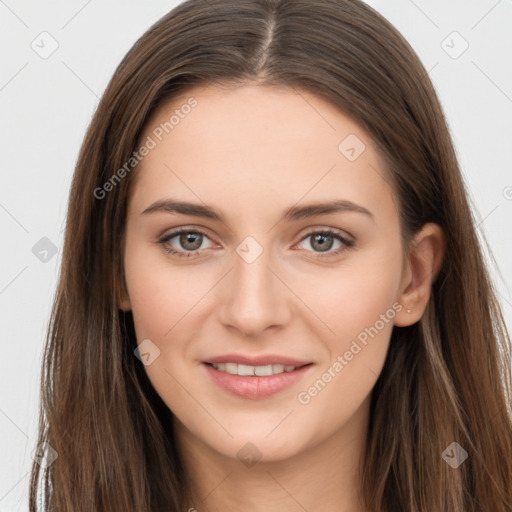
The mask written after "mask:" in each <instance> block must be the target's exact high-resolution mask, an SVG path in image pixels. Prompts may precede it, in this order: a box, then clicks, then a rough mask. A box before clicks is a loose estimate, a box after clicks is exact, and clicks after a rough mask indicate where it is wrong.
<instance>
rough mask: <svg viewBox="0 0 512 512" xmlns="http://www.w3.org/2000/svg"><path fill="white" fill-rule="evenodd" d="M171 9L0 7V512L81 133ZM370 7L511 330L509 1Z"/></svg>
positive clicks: (33, 400) (8, 501) (28, 411)
mask: <svg viewBox="0 0 512 512" xmlns="http://www.w3.org/2000/svg"><path fill="white" fill-rule="evenodd" d="M179 3H181V2H179V1H164V0H150V1H145V2H142V1H138V2H136V1H133V0H132V1H121V0H111V1H108V2H106V1H103V2H100V1H99V0H89V1H85V0H72V1H70V0H67V1H64V0H61V1H57V0H51V1H46V2H36V1H35V0H31V1H24V2H23V1H21V0H5V1H3V0H0V48H1V54H0V58H1V63H0V147H1V152H0V162H1V163H0V168H1V173H2V174H1V182H0V183H1V186H0V227H1V233H2V249H1V258H2V260H1V266H0V310H1V316H0V320H1V325H0V332H1V354H0V390H1V395H0V512H11V511H13V512H14V511H25V510H28V504H27V496H28V484H29V470H30V464H31V462H32V453H33V450H34V448H35V442H36V437H35V436H36V426H37V417H38V402H39V389H38V388H39V379H40V370H41V355H42V348H43V342H44V335H45V332H46V327H47V323H48V319H49V314H50V307H51V301H52V298H53V293H54V291H55V287H56V280H57V274H58V269H59V265H60V262H61V258H60V257H61V248H62V242H63V227H64V220H65V214H66V208H67V198H68V191H69V185H70V181H71V177H72V173H73V169H74V165H75V162H76V159H77V156H78V151H79V148H80V145H81V142H82V139H83V136H84V133H85V130H86V127H87V125H88V124H89V122H90V120H91V117H92V114H93V112H94V110H95V109H96V106H97V104H98V99H99V97H100V96H101V94H102V93H103V90H104V89H105V87H106V85H107V82H108V80H109V79H110V77H111V76H112V74H113V72H114V70H115V68H116V66H117V65H118V63H119V62H120V60H121V59H122V57H123V56H124V55H125V53H126V52H127V51H128V50H129V49H130V47H131V46H132V45H133V44H134V43H135V41H136V40H137V39H138V38H139V37H140V36H141V35H142V34H143V32H145V30H146V29H147V28H149V26H150V25H152V24H153V23H154V22H155V21H157V20H158V19H159V18H160V17H162V16H163V15H164V14H165V13H166V12H168V11H169V10H170V9H172V8H173V7H174V6H176V5H177V4H179ZM368 3H369V4H370V5H371V6H373V7H374V8H376V9H377V10H378V11H379V12H381V13H382V14H383V15H384V16H385V17H386V18H387V19H389V20H390V21H391V22H392V23H393V24H394V25H395V26H396V27H397V28H398V29H399V30H400V31H401V32H402V34H403V35H404V36H405V38H406V39H407V40H408V41H409V42H410V43H411V45H412V46H413V48H414V49H415V50H416V51H417V53H418V54H419V56H420V58H421V60H422V61H423V63H424V65H425V67H426V69H427V70H428V72H429V75H430V77H431V79H432V81H433V82H434V85H435V87H436V90H437V92H438V94H439V97H440V99H441V102H442V105H443V108H444V110H445V114H446V116H447V119H448V122H449V125H450V129H451V132H452V135H453V139H454V143H455V146H456V150H457V154H458V157H459V161H460V164H461V167H462V171H463V173H464V176H465V179H466V182H467V185H468V187H469V190H470V195H471V199H472V201H473V203H474V205H475V210H476V215H477V218H478V219H479V220H478V222H479V224H478V230H479V233H480V235H485V237H486V238H487V240H488V242H489V245H490V246H491V249H492V252H493V254H494V257H495V260H496V263H497V265H498V267H499V268H500V270H501V274H500V273H499V272H498V270H497V269H496V268H495V267H494V266H491V272H492V275H493V277H494V281H495V284H496V287H497V290H498V292H499V294H500V300H501V303H502V305H503V310H504V313H505V318H506V321H507V324H508V326H509V328H510V327H512V295H511V291H510V283H511V282H512V265H511V261H512V243H511V239H510V235H509V233H510V226H511V224H512V172H511V162H512V149H511V148H512V121H511V120H512V30H511V29H512V0H499V1H497V0H472V1H467V0H464V1H463V0H449V1H447V0H430V1H427V0H414V1H413V0H372V1H368ZM491 265H492V263H491Z"/></svg>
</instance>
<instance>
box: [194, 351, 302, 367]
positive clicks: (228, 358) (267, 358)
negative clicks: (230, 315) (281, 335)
mask: <svg viewBox="0 0 512 512" xmlns="http://www.w3.org/2000/svg"><path fill="white" fill-rule="evenodd" d="M203 363H216V364H217V363H237V364H246V365H248V366H265V365H268V364H282V365H284V366H295V367H298V366H304V365H306V364H309V363H311V361H300V360H298V359H292V358H291V357H286V356H279V355H274V354H266V355H261V356H254V357H251V356H244V355H239V354H225V355H223V356H217V357H210V358H208V359H205V360H204V361H203Z"/></svg>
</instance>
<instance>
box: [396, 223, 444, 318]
mask: <svg viewBox="0 0 512 512" xmlns="http://www.w3.org/2000/svg"><path fill="white" fill-rule="evenodd" d="M445 245H446V244H445V237H444V233H443V230H442V229H441V227H440V226H438V225H437V224H434V223H428V224H425V225H424V226H423V228H422V229H421V231H420V232H419V233H418V234H417V235H416V236H415V238H414V241H413V243H412V244H411V248H410V250H409V253H408V262H407V264H408V265H407V268H408V272H409V276H410V277H409V278H408V279H407V281H406V285H405V289H404V290H403V291H402V293H401V295H400V296H399V298H398V302H399V303H400V304H401V305H402V310H401V311H400V312H399V313H398V314H397V315H396V316H395V322H394V323H395V325H396V326H398V327H406V326H409V325H412V324H414V323H416V322H417V321H418V320H420V319H421V317H422V316H423V313H424V311H425V308H426V307H427V303H428V301H429V299H430V295H431V291H432V283H433V282H434V280H435V278H436V276H437V274H438V273H439V270H440V269H441V264H442V261H443V257H444V252H445Z"/></svg>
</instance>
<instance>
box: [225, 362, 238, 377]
mask: <svg viewBox="0 0 512 512" xmlns="http://www.w3.org/2000/svg"><path fill="white" fill-rule="evenodd" d="M224 366H225V367H226V368H225V371H226V372H228V373H231V374H232V375H236V374H237V373H238V365H237V364H236V363H225V365H224Z"/></svg>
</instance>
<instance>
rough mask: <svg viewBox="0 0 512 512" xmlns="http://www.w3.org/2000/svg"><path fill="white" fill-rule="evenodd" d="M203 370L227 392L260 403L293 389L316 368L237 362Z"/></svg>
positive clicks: (298, 365) (309, 365) (217, 364)
mask: <svg viewBox="0 0 512 512" xmlns="http://www.w3.org/2000/svg"><path fill="white" fill-rule="evenodd" d="M201 366H202V367H203V368H205V370H206V372H207V374H208V375H209V376H210V378H211V379H212V381H213V382H214V383H215V384H216V385H217V386H218V387H219V388H220V389H222V390H223V391H225V392H227V393H229V394H230V395H234V396H237V397H239V398H244V399H251V400H259V399H264V398H268V397H270V396H273V395H276V394H278V393H280V392H281V391H284V390H285V389H288V388H290V387H292V386H293V385H294V384H296V383H297V382H299V381H300V380H301V379H302V378H303V377H304V376H305V374H306V373H308V372H309V371H310V370H311V368H312V367H313V366H314V364H313V363H305V364H300V363H299V364H297V365H284V364H265V365H258V366H254V365H247V364H241V363H236V362H217V363H212V362H204V363H202V365H201Z"/></svg>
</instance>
